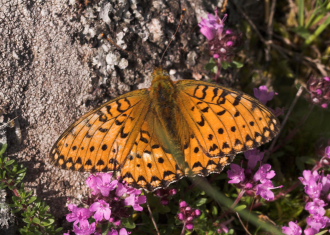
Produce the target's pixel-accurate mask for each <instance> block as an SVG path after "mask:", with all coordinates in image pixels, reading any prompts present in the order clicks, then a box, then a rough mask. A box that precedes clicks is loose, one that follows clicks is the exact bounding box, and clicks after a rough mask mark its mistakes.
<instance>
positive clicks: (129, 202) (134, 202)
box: [125, 192, 147, 211]
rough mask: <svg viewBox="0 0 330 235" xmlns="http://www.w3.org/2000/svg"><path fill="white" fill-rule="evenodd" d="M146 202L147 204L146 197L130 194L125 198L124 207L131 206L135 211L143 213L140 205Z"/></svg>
mask: <svg viewBox="0 0 330 235" xmlns="http://www.w3.org/2000/svg"><path fill="white" fill-rule="evenodd" d="M140 193H141V192H140ZM146 202H147V197H146V196H138V195H136V194H131V195H129V196H128V197H127V198H125V205H126V206H132V207H133V208H134V210H136V211H143V207H142V206H140V204H144V203H146Z"/></svg>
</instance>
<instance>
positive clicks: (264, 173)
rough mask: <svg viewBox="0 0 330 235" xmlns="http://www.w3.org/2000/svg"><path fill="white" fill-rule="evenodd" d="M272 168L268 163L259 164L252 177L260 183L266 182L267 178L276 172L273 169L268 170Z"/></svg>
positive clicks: (270, 177)
mask: <svg viewBox="0 0 330 235" xmlns="http://www.w3.org/2000/svg"><path fill="white" fill-rule="evenodd" d="M271 168H272V166H271V165H269V164H264V165H262V166H260V168H259V170H258V171H257V172H256V173H255V175H254V177H253V179H254V181H258V180H259V181H260V182H261V183H264V182H266V181H267V180H270V179H272V178H273V177H274V176H275V175H276V174H275V171H273V170H270V169H271Z"/></svg>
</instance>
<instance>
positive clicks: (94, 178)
mask: <svg viewBox="0 0 330 235" xmlns="http://www.w3.org/2000/svg"><path fill="white" fill-rule="evenodd" d="M86 183H87V185H88V186H89V187H90V188H91V189H92V195H93V196H92V198H90V199H89V200H88V201H89V203H88V206H89V207H88V208H79V207H78V206H77V205H74V204H69V205H68V208H69V210H70V211H71V213H69V214H68V215H67V216H66V219H67V221H69V222H73V232H74V233H75V234H77V235H89V234H102V230H101V228H98V225H99V224H100V225H101V224H102V223H111V224H112V225H113V228H112V230H111V231H110V232H108V235H116V234H119V235H126V234H129V233H128V232H127V231H126V229H125V228H121V229H119V231H118V230H117V228H120V226H121V219H122V218H127V217H129V216H130V214H131V212H132V208H133V210H135V211H142V210H143V208H142V207H141V204H144V203H146V196H142V195H141V191H140V190H138V189H135V188H132V187H130V186H127V185H126V184H123V183H120V182H119V181H118V180H114V179H112V173H98V174H96V175H91V176H90V177H89V178H88V179H87V181H86ZM90 221H95V222H92V223H90Z"/></svg>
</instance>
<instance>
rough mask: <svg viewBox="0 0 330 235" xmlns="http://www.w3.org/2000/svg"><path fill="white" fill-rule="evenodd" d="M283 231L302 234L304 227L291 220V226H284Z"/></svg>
mask: <svg viewBox="0 0 330 235" xmlns="http://www.w3.org/2000/svg"><path fill="white" fill-rule="evenodd" d="M282 232H283V233H285V234H286V235H301V234H302V229H301V228H300V227H299V225H298V224H297V223H294V222H292V221H291V222H289V227H285V226H284V227H282Z"/></svg>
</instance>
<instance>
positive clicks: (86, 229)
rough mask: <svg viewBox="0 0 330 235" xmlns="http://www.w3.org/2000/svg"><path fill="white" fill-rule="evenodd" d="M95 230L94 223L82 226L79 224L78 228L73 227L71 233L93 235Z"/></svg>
mask: <svg viewBox="0 0 330 235" xmlns="http://www.w3.org/2000/svg"><path fill="white" fill-rule="evenodd" d="M95 229H96V225H95V222H94V223H92V224H89V223H88V222H87V223H84V224H80V226H78V225H75V224H74V225H73V232H75V234H76V235H90V234H93V233H94V232H95Z"/></svg>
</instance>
